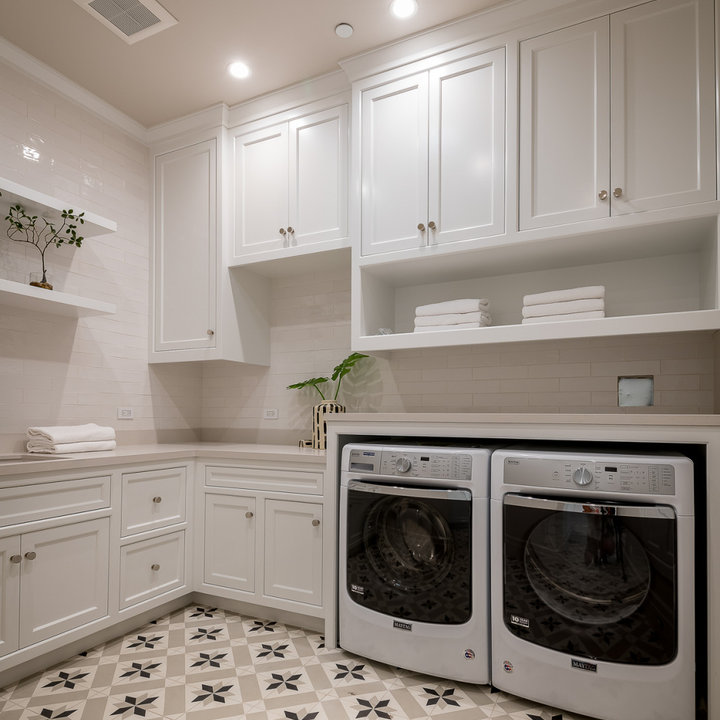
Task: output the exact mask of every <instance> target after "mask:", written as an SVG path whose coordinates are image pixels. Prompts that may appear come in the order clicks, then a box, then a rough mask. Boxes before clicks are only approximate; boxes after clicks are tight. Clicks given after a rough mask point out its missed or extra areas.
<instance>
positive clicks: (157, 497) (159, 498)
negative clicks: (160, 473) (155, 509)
mask: <svg viewBox="0 0 720 720" xmlns="http://www.w3.org/2000/svg"><path fill="white" fill-rule="evenodd" d="M153 502H154V503H161V502H162V498H161V497H160V496H159V495H156V496H155V497H154V498H153Z"/></svg>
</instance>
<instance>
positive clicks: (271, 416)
mask: <svg viewBox="0 0 720 720" xmlns="http://www.w3.org/2000/svg"><path fill="white" fill-rule="evenodd" d="M279 417H280V411H279V410H278V409H277V408H265V409H264V410H263V420H277V419H278V418H279Z"/></svg>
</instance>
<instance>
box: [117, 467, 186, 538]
mask: <svg viewBox="0 0 720 720" xmlns="http://www.w3.org/2000/svg"><path fill="white" fill-rule="evenodd" d="M185 484H186V471H185V468H182V467H181V468H163V469H161V470H148V471H146V472H135V473H123V477H122V530H121V533H122V535H123V536H125V535H133V534H135V533H139V532H145V531H147V530H154V529H155V528H160V527H165V526H167V525H172V524H173V523H179V522H183V521H184V520H185Z"/></svg>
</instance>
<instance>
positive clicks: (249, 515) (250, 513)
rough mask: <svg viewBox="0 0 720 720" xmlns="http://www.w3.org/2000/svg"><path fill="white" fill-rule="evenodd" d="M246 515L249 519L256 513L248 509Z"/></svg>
mask: <svg viewBox="0 0 720 720" xmlns="http://www.w3.org/2000/svg"><path fill="white" fill-rule="evenodd" d="M245 517H246V518H247V519H248V520H250V518H253V517H255V513H253V512H251V511H250V510H248V511H247V512H246V513H245Z"/></svg>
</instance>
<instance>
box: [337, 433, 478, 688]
mask: <svg viewBox="0 0 720 720" xmlns="http://www.w3.org/2000/svg"><path fill="white" fill-rule="evenodd" d="M490 454H491V451H490V450H488V449H485V448H482V449H477V448H472V449H471V448H455V447H422V446H419V445H417V446H413V445H407V446H398V447H394V446H388V445H382V446H381V445H363V444H351V445H346V446H345V447H344V449H343V453H342V474H341V482H340V538H339V557H340V574H339V598H338V622H339V644H340V646H341V647H343V648H344V649H345V650H348V651H350V652H353V653H357V654H358V655H361V656H364V657H367V658H370V659H373V660H378V661H380V662H384V663H388V664H391V665H395V666H397V667H403V668H407V669H410V670H415V671H418V672H423V673H428V674H430V675H436V676H439V677H445V678H451V679H453V680H457V681H464V682H471V683H488V682H489V680H490V676H489V656H490V652H489V627H488V621H489V597H488V595H489V591H488V573H489V549H488V540H489V517H488V502H489V469H490Z"/></svg>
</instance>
